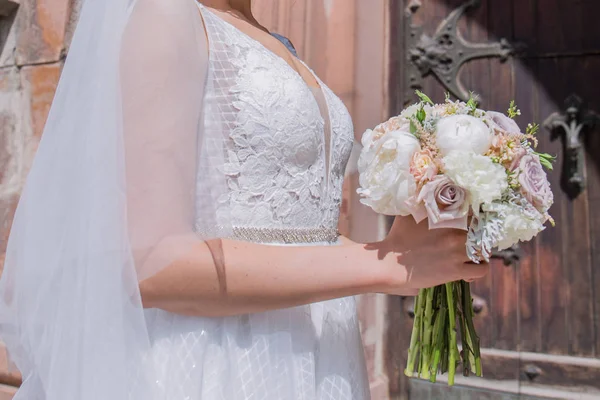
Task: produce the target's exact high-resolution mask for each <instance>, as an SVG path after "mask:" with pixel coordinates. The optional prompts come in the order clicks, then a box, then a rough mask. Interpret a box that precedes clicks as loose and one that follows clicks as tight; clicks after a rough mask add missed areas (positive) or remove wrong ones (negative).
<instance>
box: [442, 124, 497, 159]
mask: <svg viewBox="0 0 600 400" xmlns="http://www.w3.org/2000/svg"><path fill="white" fill-rule="evenodd" d="M436 142H437V145H438V147H439V149H440V152H441V153H442V155H443V156H445V155H447V154H448V153H450V152H451V151H453V150H460V151H472V152H473V153H475V154H481V155H483V154H485V153H486V152H487V151H488V150H489V149H490V146H491V144H492V130H491V129H490V127H489V126H487V125H486V124H485V122H483V121H482V120H480V119H479V118H475V117H472V116H470V115H452V116H450V117H445V118H442V119H440V120H439V121H438V123H437V127H436Z"/></svg>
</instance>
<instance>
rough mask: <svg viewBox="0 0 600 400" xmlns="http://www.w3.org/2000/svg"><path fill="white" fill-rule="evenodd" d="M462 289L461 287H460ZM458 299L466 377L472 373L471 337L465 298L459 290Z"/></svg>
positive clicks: (463, 364) (462, 355)
mask: <svg viewBox="0 0 600 400" xmlns="http://www.w3.org/2000/svg"><path fill="white" fill-rule="evenodd" d="M458 286H459V288H460V285H458ZM457 297H458V300H459V301H458V304H460V307H459V308H458V309H457V314H458V323H459V324H458V325H459V327H460V337H461V342H462V353H461V359H462V366H463V375H464V376H469V372H471V365H472V364H471V358H470V357H469V355H470V354H471V344H470V342H469V337H468V333H467V325H466V322H465V313H464V306H465V305H464V301H463V300H464V296H462V292H461V291H460V290H459V293H457Z"/></svg>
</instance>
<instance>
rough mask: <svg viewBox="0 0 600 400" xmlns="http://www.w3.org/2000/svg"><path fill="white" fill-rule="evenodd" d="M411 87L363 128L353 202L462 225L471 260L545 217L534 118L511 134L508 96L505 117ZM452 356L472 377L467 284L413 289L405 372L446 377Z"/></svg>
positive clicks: (486, 256)
mask: <svg viewBox="0 0 600 400" xmlns="http://www.w3.org/2000/svg"><path fill="white" fill-rule="evenodd" d="M417 95H418V96H419V98H420V99H421V101H420V102H419V103H417V104H414V105H412V106H410V107H408V108H407V109H405V110H404V111H403V112H402V113H401V114H400V115H399V116H397V117H393V118H391V119H390V120H389V121H387V122H385V123H382V124H380V125H379V126H377V127H376V128H375V129H373V130H367V131H366V132H365V133H364V135H363V138H362V145H363V149H362V152H361V154H360V158H359V161H358V170H359V173H360V188H359V189H358V193H359V194H360V195H361V202H362V203H364V204H366V205H368V206H369V207H371V208H372V209H373V210H374V211H376V212H378V213H381V214H386V215H395V216H407V215H412V216H413V217H414V218H415V220H416V221H417V222H421V221H422V220H424V219H427V222H428V224H429V229H435V228H455V229H463V230H465V231H467V232H468V233H467V241H466V253H467V256H468V257H469V259H471V260H472V261H473V262H475V263H480V262H488V261H489V260H490V257H491V254H492V249H494V248H498V249H500V250H502V249H506V248H508V247H511V246H513V245H514V244H516V243H518V242H519V241H523V242H524V241H528V240H531V239H532V238H533V237H535V236H536V235H537V234H538V233H539V232H541V231H542V230H544V224H545V223H546V222H547V221H550V222H551V223H552V224H553V223H554V221H553V220H552V217H550V215H549V214H548V210H549V208H550V206H551V205H552V202H553V194H552V191H551V190H550V184H549V182H548V179H547V176H546V173H545V172H544V169H543V167H546V168H548V169H552V162H553V160H554V157H553V156H550V155H548V154H541V153H538V152H536V151H535V147H536V146H537V140H536V137H535V134H536V132H537V130H538V129H539V126H538V125H536V124H535V125H534V124H529V125H528V126H527V129H526V131H525V133H523V132H521V129H520V128H519V126H518V125H517V124H516V123H515V122H514V120H513V118H514V117H515V116H517V115H519V114H520V112H519V110H518V109H517V108H516V106H515V104H514V102H511V104H510V108H509V110H508V115H505V114H502V113H498V112H494V111H483V110H480V109H478V108H477V101H476V100H475V98H474V96H471V98H470V99H469V101H468V102H461V101H452V100H450V99H449V98H448V96H447V98H446V101H445V103H443V104H434V103H433V102H432V101H431V100H430V99H429V98H428V97H427V96H426V95H424V94H423V93H421V92H419V91H417ZM457 321H458V324H457ZM457 327H458V329H459V330H460V334H461V342H462V343H461V344H462V351H461V352H459V348H458V344H457V330H458V329H457ZM461 361H462V367H463V373H464V375H465V376H467V375H468V374H469V373H474V374H475V375H477V376H481V375H482V370H481V356H480V350H479V338H478V336H477V333H476V332H475V328H474V325H473V307H472V299H471V291H470V285H469V283H467V282H465V281H461V282H453V283H449V284H446V285H441V286H438V287H435V288H429V289H422V290H421V291H420V292H419V295H418V296H417V298H416V301H415V319H414V326H413V331H412V337H411V341H410V348H409V353H408V363H407V367H406V370H405V373H406V375H408V376H413V375H414V374H415V372H416V373H417V374H418V376H419V377H421V378H423V379H430V380H431V381H432V382H435V379H436V375H437V373H438V371H439V372H440V373H442V374H443V373H446V372H447V373H448V383H449V384H450V385H452V384H454V375H455V371H456V367H457V364H458V363H459V362H461Z"/></svg>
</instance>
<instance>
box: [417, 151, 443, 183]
mask: <svg viewBox="0 0 600 400" xmlns="http://www.w3.org/2000/svg"><path fill="white" fill-rule="evenodd" d="M410 173H411V174H412V175H413V176H414V177H415V180H416V181H417V183H418V184H423V183H424V182H425V181H426V180H431V179H433V177H434V176H436V175H437V174H438V168H437V165H436V164H435V161H434V160H433V154H431V151H430V150H428V149H424V150H421V151H417V152H416V153H415V154H413V157H412V160H411V163H410Z"/></svg>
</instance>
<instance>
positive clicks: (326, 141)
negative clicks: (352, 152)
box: [196, 1, 333, 188]
mask: <svg viewBox="0 0 600 400" xmlns="http://www.w3.org/2000/svg"><path fill="white" fill-rule="evenodd" d="M196 4H197V5H198V7H199V8H200V10H201V11H202V9H206V11H207V12H209V13H210V14H211V15H212V16H213V17H214V18H216V19H218V20H219V21H221V22H223V23H224V24H225V25H227V26H229V27H231V28H232V29H233V30H235V31H236V32H238V33H239V34H241V35H242V36H244V37H246V38H247V39H248V40H250V41H251V42H253V43H254V44H255V45H257V46H258V47H260V48H262V49H263V50H264V51H265V52H266V53H267V54H269V55H270V56H271V57H272V58H274V59H276V60H278V61H279V62H281V63H283V64H285V66H286V68H288V69H289V70H290V71H291V72H292V73H294V74H295V76H296V77H297V78H298V79H300V80H301V81H302V82H303V83H304V86H305V88H306V89H307V90H308V92H309V94H310V96H311V97H312V100H313V102H314V103H315V105H316V106H317V109H319V115H320V116H321V119H322V120H323V145H324V146H325V152H324V153H325V154H324V162H325V187H326V188H328V187H329V181H330V175H331V155H332V147H333V121H332V118H331V105H330V104H329V100H328V98H327V94H326V93H325V87H324V86H323V85H324V84H323V82H322V81H321V80H320V79H319V77H318V76H317V74H315V73H314V71H313V70H312V69H311V68H310V67H309V66H308V65H306V63H305V62H304V61H302V60H301V59H300V58H297V60H298V61H299V62H300V64H302V66H303V67H304V68H306V70H307V71H308V73H309V74H310V75H311V76H312V77H313V79H314V80H315V81H316V82H317V85H318V86H316V87H315V86H312V85H309V84H308V82H306V80H305V79H304V78H303V77H302V75H301V74H300V72H298V70H297V69H296V68H294V67H293V66H292V65H290V63H288V62H287V61H286V60H285V59H284V58H283V57H281V56H280V55H279V54H277V53H275V52H274V51H273V50H271V49H269V48H268V47H267V46H265V45H264V44H263V43H262V42H261V41H260V40H258V39H255V38H253V37H252V36H250V35H249V34H247V33H246V32H244V31H242V30H241V29H240V28H238V27H237V26H235V25H234V24H232V23H231V22H229V21H226V20H225V19H223V18H221V17H220V16H218V15H217V13H215V12H214V11H213V10H212V9H211V8H210V7H206V6H205V5H204V4H202V3H200V2H199V1H197V2H196ZM209 40H210V38H209ZM292 57H293V54H292ZM313 88H314V89H316V90H317V91H319V92H320V94H321V96H322V99H323V101H324V104H325V108H326V110H325V111H326V115H322V113H321V111H320V110H321V106H320V105H319V104H320V103H319V99H317V97H316V96H315V93H314V91H313ZM325 117H327V120H326V119H325ZM328 126H329V129H327V127H328Z"/></svg>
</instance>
